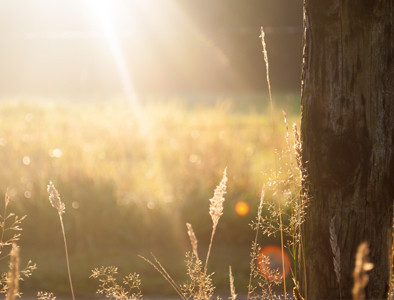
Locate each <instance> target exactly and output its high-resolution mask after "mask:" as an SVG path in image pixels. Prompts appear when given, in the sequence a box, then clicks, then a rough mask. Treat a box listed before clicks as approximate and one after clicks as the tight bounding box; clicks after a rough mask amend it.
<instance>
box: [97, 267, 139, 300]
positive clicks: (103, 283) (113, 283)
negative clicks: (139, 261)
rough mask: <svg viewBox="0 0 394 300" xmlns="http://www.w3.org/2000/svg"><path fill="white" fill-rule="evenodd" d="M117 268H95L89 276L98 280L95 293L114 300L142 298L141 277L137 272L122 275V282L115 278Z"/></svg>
mask: <svg viewBox="0 0 394 300" xmlns="http://www.w3.org/2000/svg"><path fill="white" fill-rule="evenodd" d="M117 274H118V268H117V267H115V266H108V267H101V268H100V269H98V268H95V269H94V270H92V275H90V278H95V279H98V281H99V282H100V285H99V288H98V290H97V294H101V295H104V296H105V297H106V298H110V299H116V300H126V299H127V300H138V299H141V298H142V294H141V290H140V286H141V279H140V278H139V275H138V274H137V273H130V274H128V275H126V276H125V277H123V279H122V284H119V283H118V282H117V279H116V275H117Z"/></svg>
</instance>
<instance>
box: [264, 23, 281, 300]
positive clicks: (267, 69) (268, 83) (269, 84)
mask: <svg viewBox="0 0 394 300" xmlns="http://www.w3.org/2000/svg"><path fill="white" fill-rule="evenodd" d="M260 32H261V33H260V38H261V44H262V46H263V54H264V61H265V68H266V75H267V85H268V93H269V99H270V106H271V119H272V132H273V134H275V119H274V104H273V101H272V92H271V82H270V76H269V63H268V53H267V45H266V43H265V38H264V37H265V33H264V28H263V26H261V29H260ZM275 157H276V158H275V171H276V182H278V179H279V178H278V164H277V153H276V150H275ZM277 187H278V191H277V197H278V209H279V224H280V225H279V226H280V227H279V230H280V238H281V250H282V268H283V274H285V258H284V244H283V223H282V212H281V207H280V196H279V184H277ZM283 292H284V297H285V300H286V297H287V292H286V277H285V276H283Z"/></svg>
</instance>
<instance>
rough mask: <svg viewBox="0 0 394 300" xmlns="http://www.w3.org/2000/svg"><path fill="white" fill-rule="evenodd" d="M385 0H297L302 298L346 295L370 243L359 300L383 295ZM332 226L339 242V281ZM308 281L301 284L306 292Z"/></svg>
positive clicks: (392, 180) (390, 136) (388, 97)
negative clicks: (305, 203)
mask: <svg viewBox="0 0 394 300" xmlns="http://www.w3.org/2000/svg"><path fill="white" fill-rule="evenodd" d="M392 9H393V1H392V0H363V1H357V0H304V29H305V33H304V34H305V35H304V61H303V75H302V100H301V104H302V120H301V135H302V144H303V158H302V159H303V165H304V168H305V170H304V175H306V176H307V180H306V184H305V185H304V190H305V191H306V193H307V195H308V196H309V198H310V205H309V208H308V209H307V217H306V218H307V220H306V222H305V228H304V230H305V239H304V242H305V253H306V271H307V282H306V283H307V284H306V285H305V283H303V284H302V285H303V288H304V292H306V295H307V298H308V299H309V300H315V299H340V296H341V297H342V299H351V298H352V295H351V290H352V286H353V278H352V272H353V269H354V261H355V253H356V251H357V247H358V245H359V244H360V243H362V242H363V241H367V242H368V243H369V246H370V249H371V253H370V260H371V262H373V263H374V265H375V267H374V269H373V270H372V271H371V272H370V273H369V275H370V280H369V283H368V285H367V287H366V290H365V291H366V299H387V297H388V289H389V280H390V278H389V274H390V268H391V266H390V264H389V261H390V259H389V258H390V256H391V244H392V222H393V221H392V220H393V200H394V92H393V90H394V74H393V61H392V58H393V16H392ZM331 220H333V227H332V229H333V230H332V234H334V235H335V236H336V237H334V240H336V243H337V245H338V247H339V254H340V257H339V256H337V258H339V262H340V270H338V271H340V272H339V275H340V282H339V283H338V282H337V276H336V273H335V271H334V265H333V258H334V256H333V251H332V249H331V245H330V230H329V227H330V221H331ZM305 287H306V291H305Z"/></svg>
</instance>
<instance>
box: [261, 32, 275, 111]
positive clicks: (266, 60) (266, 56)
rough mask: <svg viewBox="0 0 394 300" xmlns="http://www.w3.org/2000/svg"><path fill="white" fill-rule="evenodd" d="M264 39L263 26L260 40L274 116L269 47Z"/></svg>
mask: <svg viewBox="0 0 394 300" xmlns="http://www.w3.org/2000/svg"><path fill="white" fill-rule="evenodd" d="M264 37H265V33H264V28H263V26H261V28H260V38H261V45H262V46H263V54H264V62H265V68H266V74H267V84H268V93H269V98H270V105H271V113H272V114H273V111H274V104H273V102H272V94H271V82H270V75H269V74H270V72H269V63H268V54H267V45H266V43H265V39H264Z"/></svg>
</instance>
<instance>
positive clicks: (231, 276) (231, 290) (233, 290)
mask: <svg viewBox="0 0 394 300" xmlns="http://www.w3.org/2000/svg"><path fill="white" fill-rule="evenodd" d="M228 273H229V277H230V292H231V300H235V299H237V294H236V293H235V286H234V276H233V272H232V271H231V266H229V267H228Z"/></svg>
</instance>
